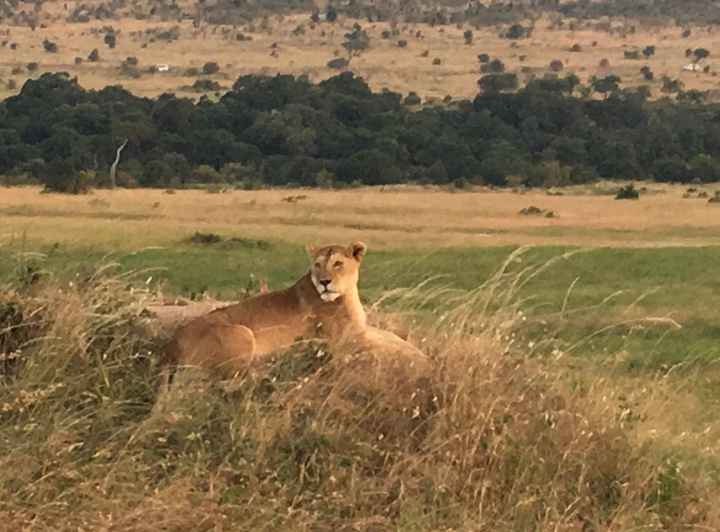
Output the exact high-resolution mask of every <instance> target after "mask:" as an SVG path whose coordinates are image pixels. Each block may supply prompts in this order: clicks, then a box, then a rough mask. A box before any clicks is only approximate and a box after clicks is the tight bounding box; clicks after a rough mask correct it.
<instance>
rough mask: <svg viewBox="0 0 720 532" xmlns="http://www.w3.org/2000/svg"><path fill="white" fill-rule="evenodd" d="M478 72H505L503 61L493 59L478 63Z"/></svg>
mask: <svg viewBox="0 0 720 532" xmlns="http://www.w3.org/2000/svg"><path fill="white" fill-rule="evenodd" d="M480 72H482V73H483V74H500V73H501V72H505V63H503V62H502V61H501V60H500V59H493V60H492V61H490V62H489V63H485V64H482V65H480Z"/></svg>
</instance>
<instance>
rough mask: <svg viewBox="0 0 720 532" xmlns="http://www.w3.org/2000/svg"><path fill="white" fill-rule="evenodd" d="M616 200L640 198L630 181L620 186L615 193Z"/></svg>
mask: <svg viewBox="0 0 720 532" xmlns="http://www.w3.org/2000/svg"><path fill="white" fill-rule="evenodd" d="M615 199H616V200H627V199H629V200H636V199H640V192H639V191H638V190H636V189H635V185H633V184H632V183H630V184H629V185H625V186H624V187H620V189H619V190H618V191H617V193H616V194H615Z"/></svg>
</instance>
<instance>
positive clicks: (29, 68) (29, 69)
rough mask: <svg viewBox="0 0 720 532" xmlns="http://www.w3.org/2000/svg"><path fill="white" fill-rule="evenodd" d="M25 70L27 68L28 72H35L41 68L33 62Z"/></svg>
mask: <svg viewBox="0 0 720 532" xmlns="http://www.w3.org/2000/svg"><path fill="white" fill-rule="evenodd" d="M25 68H27V71H28V72H35V71H36V70H37V69H38V68H40V65H38V64H37V63H35V62H33V63H28V64H27V65H26V67H25Z"/></svg>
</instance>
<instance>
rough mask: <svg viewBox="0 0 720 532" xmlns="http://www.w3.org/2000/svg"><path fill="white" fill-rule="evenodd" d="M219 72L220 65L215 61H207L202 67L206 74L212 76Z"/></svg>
mask: <svg viewBox="0 0 720 532" xmlns="http://www.w3.org/2000/svg"><path fill="white" fill-rule="evenodd" d="M218 72H220V65H218V64H217V63H216V62H214V61H210V62H208V63H205V64H204V65H203V67H202V73H203V74H205V75H206V76H211V75H213V74H217V73H218Z"/></svg>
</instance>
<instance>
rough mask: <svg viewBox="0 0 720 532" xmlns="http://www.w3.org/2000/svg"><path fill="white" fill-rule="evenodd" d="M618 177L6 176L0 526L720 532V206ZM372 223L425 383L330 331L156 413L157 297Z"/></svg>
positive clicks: (379, 316)
mask: <svg viewBox="0 0 720 532" xmlns="http://www.w3.org/2000/svg"><path fill="white" fill-rule="evenodd" d="M615 188H617V184H616V183H615V184H609V183H598V184H596V185H588V186H584V187H575V188H566V189H563V190H562V191H561V192H560V193H559V194H556V192H554V191H550V193H548V191H546V190H540V191H532V190H530V191H515V192H512V191H509V190H507V191H498V190H490V189H484V188H475V189H472V190H465V191H457V190H449V189H439V188H433V187H412V186H396V187H393V186H387V187H384V188H359V189H351V190H339V191H332V190H321V189H296V190H293V189H283V190H260V191H241V190H229V191H226V192H219V193H209V192H208V191H206V190H174V191H164V190H141V189H135V190H131V189H128V190H120V189H118V190H97V191H94V192H93V193H91V194H88V195H80V196H67V195H59V194H43V193H41V191H40V189H39V188H37V187H16V188H4V189H1V190H0V227H1V228H2V229H1V230H0V238H1V240H0V242H1V245H2V248H0V249H1V251H0V273H1V275H2V282H3V289H2V292H1V294H2V299H1V300H0V347H2V351H3V378H4V381H3V385H2V396H1V397H0V416H2V419H3V426H2V438H1V439H0V445H1V446H2V453H1V455H2V458H0V460H1V463H2V465H3V467H2V468H1V469H0V471H1V472H0V479H1V481H2V482H1V485H2V489H3V497H2V498H3V501H4V502H3V506H2V509H1V510H0V512H1V513H2V516H3V524H2V525H0V526H2V527H5V528H4V529H6V530H20V529H27V530H50V529H53V530H57V529H58V528H60V529H66V530H158V529H162V530H226V529H227V530H238V529H242V530H262V529H269V528H277V527H280V528H281V529H291V530H451V529H452V530H666V529H667V530H717V528H718V526H720V516H719V515H718V514H717V508H716V505H714V504H713V503H712V501H714V500H717V497H718V495H719V494H720V491H719V489H718V486H719V484H718V483H719V482H720V458H719V455H718V453H719V452H720V447H719V446H718V441H719V438H718V437H719V436H720V428H718V425H717V409H718V402H719V400H720V397H719V396H718V385H720V373H719V372H718V369H717V364H718V358H719V356H720V348H718V344H717V342H718V337H719V336H720V315H719V314H718V310H717V306H716V305H715V299H716V298H715V296H714V294H715V293H716V291H717V289H718V281H717V278H716V275H715V271H714V268H713V265H714V264H716V263H717V261H718V260H719V259H720V251H719V249H720V248H718V247H717V243H718V236H717V229H718V225H719V224H720V214H718V212H717V209H718V207H717V206H716V205H715V204H714V203H708V202H707V199H702V198H701V199H698V198H697V193H696V194H693V195H692V196H693V197H690V198H688V197H683V196H687V194H685V188H681V187H677V186H664V185H649V186H648V187H647V188H646V189H644V190H643V192H642V193H641V197H640V199H639V200H634V201H617V200H615V199H614V196H613V191H614V189H615ZM701 188H702V187H701ZM704 191H705V192H707V195H708V196H709V197H712V196H713V193H714V190H713V188H712V187H711V186H707V187H705V190H704ZM528 207H537V208H538V209H537V211H535V210H532V209H531V210H530V212H539V213H536V214H529V215H528V214H521V213H520V211H521V210H523V209H526V208H528ZM526 212H527V211H526ZM548 212H552V215H548ZM353 240H363V241H365V242H366V243H367V244H368V246H369V251H368V254H367V257H366V259H365V261H364V262H363V265H362V270H361V279H360V290H361V295H362V299H363V301H364V303H365V304H366V307H367V308H368V309H369V316H370V320H371V321H372V322H374V323H375V324H378V325H381V326H383V327H387V328H390V329H393V330H395V331H397V332H399V333H400V334H402V335H404V336H407V337H408V339H409V340H410V341H412V342H413V343H415V344H416V345H418V346H420V347H422V349H423V350H424V351H425V352H426V353H427V354H428V355H429V356H430V358H431V359H432V361H433V370H432V372H431V373H430V374H429V375H426V376H424V377H423V378H422V379H419V380H418V379H414V378H410V377H408V375H405V374H403V373H402V372H400V373H390V372H382V371H378V368H375V367H374V366H373V365H372V364H370V365H366V366H362V367H360V368H359V367H358V366H357V365H353V363H352V362H348V359H346V358H345V357H343V355H342V353H328V352H326V350H324V349H323V347H322V346H321V345H315V344H311V345H305V346H303V347H300V348H298V349H295V350H293V351H292V352H290V353H284V354H278V355H277V356H276V357H274V358H273V359H272V360H271V361H269V362H268V363H267V364H266V365H264V366H263V368H262V369H260V370H258V371H257V372H256V373H254V374H249V375H246V376H244V377H241V378H240V379H239V382H238V383H236V385H235V386H234V387H233V388H232V391H228V390H227V389H225V388H223V387H220V386H217V384H216V383H214V382H212V381H211V382H210V383H209V384H205V385H204V386H202V387H200V388H198V389H197V390H196V391H195V392H193V391H192V390H190V391H186V393H182V394H178V395H177V397H175V399H174V402H173V403H172V404H171V406H170V408H169V410H167V411H163V412H158V411H157V410H156V409H154V408H153V404H154V400H155V394H156V391H155V379H156V373H157V359H158V353H159V352H160V351H161V350H162V346H163V343H164V341H165V337H164V333H163V332H162V331H158V330H157V328H154V327H153V322H152V319H151V318H150V317H149V316H148V313H147V311H146V310H145V309H146V308H147V307H148V306H149V305H150V304H151V303H152V304H154V303H157V302H170V301H174V300H177V299H182V300H188V299H204V298H208V297H211V298H218V299H222V300H237V299H242V298H243V297H246V296H247V295H249V294H253V293H255V292H256V291H257V289H258V286H259V283H260V281H261V280H264V281H267V283H268V285H269V287H270V289H276V288H281V287H284V286H287V285H288V284H289V283H291V282H292V281H293V280H294V279H296V278H298V277H299V276H300V275H301V274H302V273H303V272H304V271H305V270H306V268H307V264H308V259H307V257H306V255H305V251H304V249H303V248H304V244H305V243H308V242H310V243H316V244H322V243H329V242H338V243H349V242H351V241H353ZM373 368H374V369H373Z"/></svg>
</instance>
